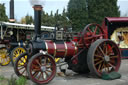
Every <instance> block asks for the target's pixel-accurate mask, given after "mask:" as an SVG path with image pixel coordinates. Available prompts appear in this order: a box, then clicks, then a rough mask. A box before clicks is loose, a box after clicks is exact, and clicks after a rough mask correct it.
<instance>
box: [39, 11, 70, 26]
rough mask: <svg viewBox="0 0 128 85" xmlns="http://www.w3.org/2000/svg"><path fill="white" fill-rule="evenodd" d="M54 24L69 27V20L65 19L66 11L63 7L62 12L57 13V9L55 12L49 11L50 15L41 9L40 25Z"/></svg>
mask: <svg viewBox="0 0 128 85" xmlns="http://www.w3.org/2000/svg"><path fill="white" fill-rule="evenodd" d="M56 24H59V28H68V27H71V25H70V22H69V21H68V19H67V13H66V10H65V9H63V13H62V14H59V10H57V11H56V13H55V14H53V12H52V11H51V14H50V15H48V13H45V12H44V11H42V17H41V25H45V26H55V25H56Z"/></svg>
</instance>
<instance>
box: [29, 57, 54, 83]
mask: <svg viewBox="0 0 128 85" xmlns="http://www.w3.org/2000/svg"><path fill="white" fill-rule="evenodd" d="M43 57H44V59H43V58H42V55H41V56H38V57H36V58H34V59H33V61H32V63H31V65H30V67H29V68H30V70H29V71H30V76H31V77H32V79H33V80H34V81H35V82H36V83H38V84H45V83H48V82H49V81H51V80H52V79H53V77H54V76H55V74H56V64H55V62H54V60H53V59H52V58H51V57H49V56H47V55H43ZM39 59H40V60H41V61H40V60H39ZM43 60H44V61H43ZM41 62H42V63H41ZM49 64H51V65H52V66H49ZM34 67H35V68H34ZM45 67H46V68H45ZM34 70H35V71H34ZM49 74H50V75H49ZM45 77H46V78H45ZM41 78H42V79H41Z"/></svg>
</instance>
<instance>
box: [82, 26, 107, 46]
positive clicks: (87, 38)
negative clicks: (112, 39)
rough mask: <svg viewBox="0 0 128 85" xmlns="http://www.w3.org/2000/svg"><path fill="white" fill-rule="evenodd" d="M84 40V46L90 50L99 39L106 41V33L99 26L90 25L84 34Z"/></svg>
mask: <svg viewBox="0 0 128 85" xmlns="http://www.w3.org/2000/svg"><path fill="white" fill-rule="evenodd" d="M82 39H83V43H84V45H85V46H86V47H87V48H89V46H90V45H91V43H93V42H94V41H96V40H97V39H105V33H104V31H103V29H102V28H101V27H100V26H99V25H98V24H89V25H87V26H86V27H85V28H84V30H83V32H82Z"/></svg>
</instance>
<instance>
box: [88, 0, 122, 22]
mask: <svg viewBox="0 0 128 85" xmlns="http://www.w3.org/2000/svg"><path fill="white" fill-rule="evenodd" d="M119 16H120V11H119V7H118V6H117V0H88V21H89V23H98V24H101V23H102V21H103V19H104V18H105V17H119Z"/></svg>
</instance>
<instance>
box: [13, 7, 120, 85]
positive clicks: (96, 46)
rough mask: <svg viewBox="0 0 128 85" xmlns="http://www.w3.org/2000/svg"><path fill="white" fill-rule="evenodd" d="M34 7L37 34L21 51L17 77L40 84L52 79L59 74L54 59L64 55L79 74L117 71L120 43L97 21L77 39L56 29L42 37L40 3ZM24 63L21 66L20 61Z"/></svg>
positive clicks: (16, 66)
mask: <svg viewBox="0 0 128 85" xmlns="http://www.w3.org/2000/svg"><path fill="white" fill-rule="evenodd" d="M34 10H35V37H34V39H33V40H32V41H30V42H29V44H28V45H27V47H26V49H27V52H25V53H23V54H21V55H20V56H19V57H18V58H17V60H16V62H15V64H14V70H15V73H16V74H17V75H18V76H25V77H27V78H30V79H31V80H32V81H33V82H35V83H38V84H45V83H48V82H50V81H51V80H52V79H53V78H54V77H55V75H56V63H55V61H54V58H64V59H65V62H67V64H68V66H69V67H68V68H69V69H71V70H73V71H75V72H77V73H88V72H92V73H93V74H95V75H97V76H99V77H101V74H102V72H107V73H109V72H112V71H118V70H119V67H120V63H121V58H120V51H119V49H118V46H117V45H116V44H115V43H114V42H113V41H111V40H108V39H106V38H107V35H106V34H105V33H104V30H103V28H101V27H100V26H99V25H98V24H94V23H93V24H89V25H87V26H86V27H85V28H84V30H83V31H82V32H80V33H78V36H77V37H75V38H76V39H72V38H71V35H70V34H67V33H66V32H64V31H61V30H55V31H54V36H53V37H52V39H49V40H42V39H41V38H40V24H41V22H40V19H41V10H42V7H41V6H40V5H35V6H34ZM20 62H22V65H21V64H20Z"/></svg>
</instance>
